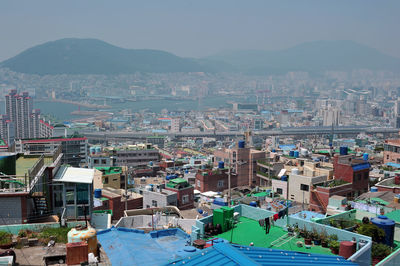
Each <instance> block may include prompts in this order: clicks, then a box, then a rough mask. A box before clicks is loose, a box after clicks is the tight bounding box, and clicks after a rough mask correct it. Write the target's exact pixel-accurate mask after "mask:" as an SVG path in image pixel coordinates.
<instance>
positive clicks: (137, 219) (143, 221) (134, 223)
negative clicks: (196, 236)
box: [115, 215, 197, 234]
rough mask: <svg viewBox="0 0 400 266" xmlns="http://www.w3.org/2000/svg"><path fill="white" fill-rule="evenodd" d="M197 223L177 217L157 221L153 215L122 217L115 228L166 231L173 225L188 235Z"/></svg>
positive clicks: (194, 220)
mask: <svg viewBox="0 0 400 266" xmlns="http://www.w3.org/2000/svg"><path fill="white" fill-rule="evenodd" d="M196 221H197V220H196V219H180V218H176V217H175V216H161V218H160V220H158V221H156V220H155V216H153V217H152V215H137V216H129V217H122V218H121V219H120V220H119V221H118V223H117V224H116V225H115V227H125V228H135V229H142V228H155V229H164V226H166V225H172V226H179V227H181V228H182V229H183V230H184V231H185V232H186V233H188V234H191V232H192V226H194V225H195V224H196Z"/></svg>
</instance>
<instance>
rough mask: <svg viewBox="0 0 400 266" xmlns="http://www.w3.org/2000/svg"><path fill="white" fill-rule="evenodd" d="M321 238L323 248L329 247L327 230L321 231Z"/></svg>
mask: <svg viewBox="0 0 400 266" xmlns="http://www.w3.org/2000/svg"><path fill="white" fill-rule="evenodd" d="M320 238H321V246H322V247H323V248H327V247H328V236H327V235H326V232H325V231H322V232H321V234H320Z"/></svg>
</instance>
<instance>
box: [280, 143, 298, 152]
mask: <svg viewBox="0 0 400 266" xmlns="http://www.w3.org/2000/svg"><path fill="white" fill-rule="evenodd" d="M279 148H280V149H282V150H284V151H290V150H293V149H296V145H294V144H281V145H279Z"/></svg>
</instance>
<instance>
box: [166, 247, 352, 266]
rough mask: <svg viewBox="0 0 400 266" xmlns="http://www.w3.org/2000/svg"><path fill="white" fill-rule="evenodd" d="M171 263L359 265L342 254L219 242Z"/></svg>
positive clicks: (304, 265) (301, 265) (303, 265)
mask: <svg viewBox="0 0 400 266" xmlns="http://www.w3.org/2000/svg"><path fill="white" fill-rule="evenodd" d="M170 265H279V266H281V265H296V266H297V265H300V266H309V265H357V264H356V263H353V262H351V261H348V260H346V259H344V258H343V257H341V256H331V255H320V254H310V253H301V252H294V251H287V250H279V249H269V248H258V247H247V246H241V245H231V244H227V243H218V244H215V245H214V246H212V247H210V248H207V249H204V250H203V251H202V252H201V253H197V254H196V255H194V256H191V257H187V258H185V259H182V260H180V261H175V262H173V263H171V264H170Z"/></svg>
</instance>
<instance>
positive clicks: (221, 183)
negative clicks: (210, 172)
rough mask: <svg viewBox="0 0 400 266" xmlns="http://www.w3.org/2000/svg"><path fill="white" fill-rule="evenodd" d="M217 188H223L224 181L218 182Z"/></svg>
mask: <svg viewBox="0 0 400 266" xmlns="http://www.w3.org/2000/svg"><path fill="white" fill-rule="evenodd" d="M217 187H219V188H222V187H224V180H218V185H217Z"/></svg>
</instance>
